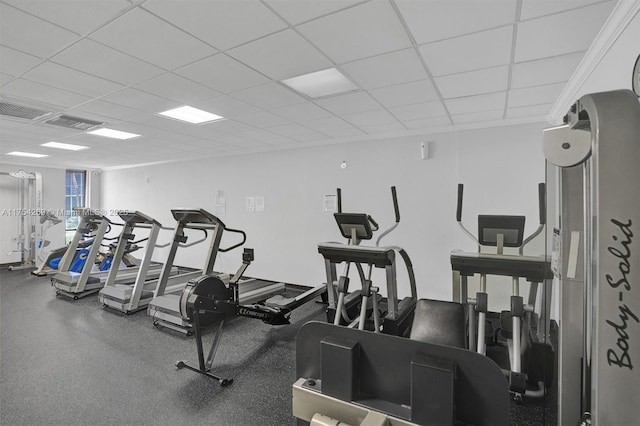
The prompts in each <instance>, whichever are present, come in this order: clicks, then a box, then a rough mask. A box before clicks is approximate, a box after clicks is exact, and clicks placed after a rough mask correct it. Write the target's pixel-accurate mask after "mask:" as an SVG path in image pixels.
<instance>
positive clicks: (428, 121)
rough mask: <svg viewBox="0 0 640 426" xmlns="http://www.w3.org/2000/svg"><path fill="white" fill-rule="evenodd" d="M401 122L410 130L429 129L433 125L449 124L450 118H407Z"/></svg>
mask: <svg viewBox="0 0 640 426" xmlns="http://www.w3.org/2000/svg"><path fill="white" fill-rule="evenodd" d="M402 124H404V125H405V126H407V128H408V129H411V130H417V129H430V128H433V127H443V126H450V125H451V120H450V119H449V117H434V118H423V119H420V120H407V121H403V122H402Z"/></svg>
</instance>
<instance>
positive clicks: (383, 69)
mask: <svg viewBox="0 0 640 426" xmlns="http://www.w3.org/2000/svg"><path fill="white" fill-rule="evenodd" d="M341 68H342V69H343V70H344V71H345V72H347V73H348V74H349V75H350V76H351V78H352V80H353V81H354V82H355V83H356V84H358V85H359V86H360V87H362V88H363V89H376V88H379V87H384V86H391V85H394V84H400V83H407V82H410V81H416V80H423V79H425V78H428V77H429V76H428V75H427V72H426V71H425V69H424V66H423V65H422V61H421V60H420V58H419V57H418V54H417V53H416V51H415V50H414V49H405V50H400V51H397V52H392V53H387V54H384V55H379V56H375V57H373V58H368V59H362V60H359V61H356V62H351V63H348V64H344V65H342V66H341Z"/></svg>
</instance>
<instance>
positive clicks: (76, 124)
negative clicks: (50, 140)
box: [45, 115, 104, 130]
mask: <svg viewBox="0 0 640 426" xmlns="http://www.w3.org/2000/svg"><path fill="white" fill-rule="evenodd" d="M45 123H46V124H53V125H54V126H61V127H66V128H68V129H77V130H89V129H91V128H93V127H97V126H102V125H103V124H104V123H103V122H101V121H93V120H87V119H85V118H78V117H72V116H70V115H61V116H59V117H56V118H52V119H51V120H47V121H45Z"/></svg>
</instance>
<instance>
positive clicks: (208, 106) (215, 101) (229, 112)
mask: <svg viewBox="0 0 640 426" xmlns="http://www.w3.org/2000/svg"><path fill="white" fill-rule="evenodd" d="M192 106H193V107H196V108H200V109H203V110H205V111H209V112H211V113H213V114H217V115H221V116H223V117H226V118H235V117H242V116H245V115H250V114H257V113H259V112H262V110H261V109H260V108H256V107H254V106H253V105H251V104H248V103H246V102H243V101H241V100H238V99H235V98H233V97H231V96H227V95H222V96H217V97H215V98H211V99H206V100H202V101H197V102H194V103H193V105H192Z"/></svg>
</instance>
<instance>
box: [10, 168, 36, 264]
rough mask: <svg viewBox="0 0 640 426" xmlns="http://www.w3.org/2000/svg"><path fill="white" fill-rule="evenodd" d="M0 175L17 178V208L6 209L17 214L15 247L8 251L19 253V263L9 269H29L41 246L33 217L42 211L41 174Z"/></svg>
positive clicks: (12, 173)
mask: <svg viewBox="0 0 640 426" xmlns="http://www.w3.org/2000/svg"><path fill="white" fill-rule="evenodd" d="M0 175H5V176H10V177H12V178H15V179H18V208H17V209H8V210H9V212H10V213H11V212H13V213H15V216H18V235H17V237H16V242H17V246H18V247H17V249H16V250H12V251H10V252H9V253H8V254H7V256H10V255H11V254H13V253H20V264H19V265H17V266H16V265H12V266H10V267H9V270H12V271H15V270H19V269H30V268H35V267H36V266H37V262H38V258H39V253H40V250H41V249H42V247H39V244H38V242H39V241H40V240H41V238H42V229H41V228H39V227H37V226H36V223H35V217H36V216H37V215H40V214H42V212H43V211H44V209H43V207H42V204H43V192H42V175H41V174H40V173H38V172H26V171H24V170H18V171H17V172H0Z"/></svg>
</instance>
